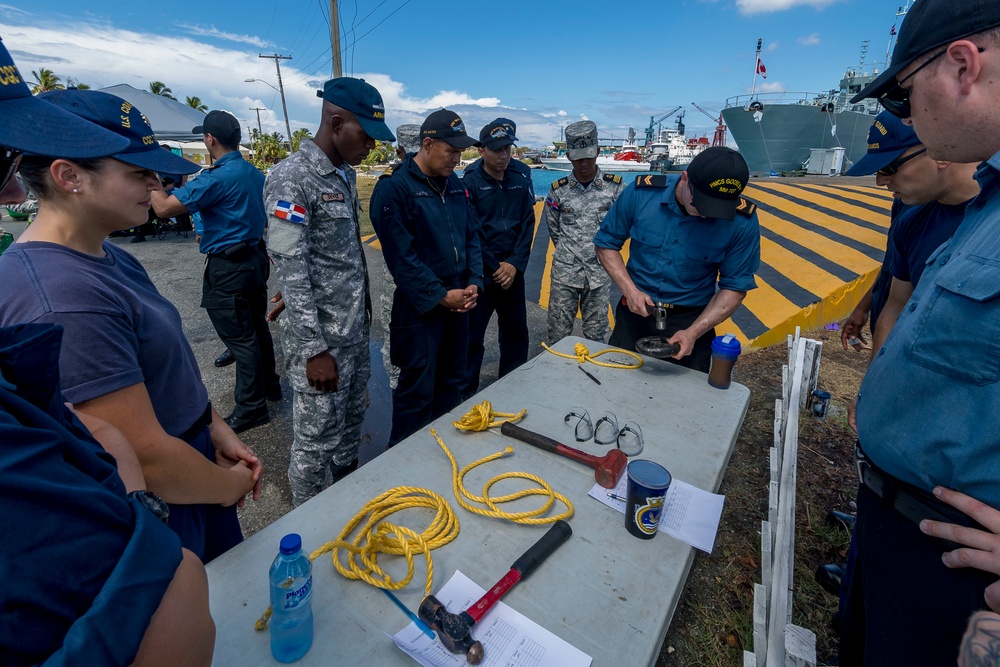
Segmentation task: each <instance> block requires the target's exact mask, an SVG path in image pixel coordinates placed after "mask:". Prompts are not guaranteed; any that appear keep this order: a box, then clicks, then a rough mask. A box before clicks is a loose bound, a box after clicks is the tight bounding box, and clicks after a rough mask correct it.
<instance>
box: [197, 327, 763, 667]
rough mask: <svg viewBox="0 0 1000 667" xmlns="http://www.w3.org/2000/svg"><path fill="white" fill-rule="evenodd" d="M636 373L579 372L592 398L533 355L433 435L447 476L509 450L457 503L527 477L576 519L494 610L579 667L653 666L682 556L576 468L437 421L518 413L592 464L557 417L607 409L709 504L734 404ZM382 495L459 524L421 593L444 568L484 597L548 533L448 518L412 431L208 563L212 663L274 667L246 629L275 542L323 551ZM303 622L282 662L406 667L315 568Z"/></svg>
mask: <svg viewBox="0 0 1000 667" xmlns="http://www.w3.org/2000/svg"><path fill="white" fill-rule="evenodd" d="M578 342H582V343H584V344H585V345H586V346H587V347H588V348H589V349H590V351H591V353H592V354H593V353H596V352H598V351H600V350H602V349H604V348H605V347H606V346H604V345H600V344H597V343H594V342H592V341H585V340H583V339H580V338H575V337H570V338H566V339H563V340H562V341H560V342H559V343H558V344H557V345H556V346H555V349H556V350H558V351H560V352H564V353H572V351H573V345H574V344H575V343H578ZM609 357H610V358H613V359H615V358H617V359H625V358H626V357H625V355H622V354H618V355H614V354H610V353H609V354H607V355H604V356H603V357H601V358H600V360H606V359H608V358H609ZM645 362H646V363H645V365H644V366H643V367H642V368H641V369H639V370H622V369H608V368H600V367H597V366H595V365H593V364H589V363H588V364H586V368H587V370H588V371H589V372H590V373H591V374H593V375H594V376H595V377H597V378H598V379H600V381H601V384H600V385H597V384H596V383H595V382H593V381H592V380H590V379H589V378H587V376H585V375H584V374H583V373H581V372H580V371H579V370H577V369H576V368H575V367H576V366H578V365H579V364H578V363H577V362H576V361H575V360H570V359H563V358H560V357H557V356H556V355H553V354H550V353H548V352H543V353H542V354H540V355H539V356H537V357H535V358H534V359H531V360H529V361H528V363H526V364H525V365H524V366H522V367H521V368H519V369H517V370H516V371H514V372H513V373H511V374H509V375H507V376H506V377H504V378H503V379H501V380H500V381H498V382H496V383H495V384H493V385H491V386H490V387H488V388H486V389H485V390H483V391H482V392H480V393H479V394H478V395H476V396H475V397H474V398H473V399H471V400H470V401H468V402H466V403H464V404H462V405H460V406H458V407H457V408H456V409H455V410H454V411H452V413H450V414H448V415H445V416H443V417H442V418H441V419H439V420H437V421H436V422H435V423H434V427H435V428H436V429H437V432H438V434H439V435H440V436H441V437H442V438H443V439H444V441H445V443H446V444H447V445H448V447H449V448H450V449H451V451H452V454H453V455H454V456H455V458H456V459H457V461H458V465H459V467H460V468H461V467H462V466H464V465H466V464H468V463H471V462H473V461H475V460H478V459H479V458H481V457H483V456H487V455H489V454H492V453H494V452H497V451H500V450H502V449H503V448H504V447H505V446H506V445H508V444H512V445H513V446H514V449H515V453H514V455H513V456H509V457H506V458H503V459H500V460H498V461H494V462H492V463H489V464H486V465H483V466H481V467H479V468H476V469H475V470H474V471H472V472H471V473H469V474H468V475H467V476H466V479H465V483H466V486H467V487H468V489H469V490H470V492H472V493H474V494H477V495H478V494H480V493H481V490H482V486H483V483H484V482H485V481H486V480H487V479H489V478H491V477H493V476H494V475H497V474H499V473H502V472H507V471H512V470H520V471H526V472H530V473H533V474H536V475H538V476H540V477H542V478H543V479H545V480H546V481H547V482H548V483H549V484H550V485H551V486H552V487H553V488H554V489H555V490H556V491H558V492H560V493H563V494H564V495H566V496H567V497H568V498H569V499H570V500H571V501H572V502H573V504H574V505H575V507H576V513H575V514H574V516H573V517H572V518H571V519H570V520H569V523H570V525H571V526H572V528H573V536H572V537H571V538H570V540H569V541H568V542H567V543H566V544H564V545H563V546H562V547H561V548H559V549H558V550H557V551H556V552H555V553H554V554H553V555H552V556H551V557H550V558H549V559H548V560H547V561H546V562H545V563H543V564H542V565H541V566H540V567H539V569H538V570H537V571H536V572H535V573H534V574H533V575H532V576H531V577H530V578H529V579H527V580H526V581H524V582H523V583H521V584H520V585H519V586H518V587H516V588H515V589H514V590H513V591H512V592H511V593H510V594H509V595H508V596H507V597H506V598H504V602H506V603H507V604H509V605H510V606H511V607H513V608H514V609H516V610H518V611H520V612H521V613H522V614H524V615H526V616H527V617H528V618H530V619H532V620H533V621H535V622H536V623H538V624H540V625H541V626H543V627H545V628H546V629H548V630H550V631H551V632H553V633H555V634H556V635H558V636H560V637H562V638H563V639H565V640H566V641H568V642H569V643H571V644H573V645H574V646H576V647H578V648H579V649H580V650H582V651H584V652H585V653H588V654H589V655H591V656H593V658H594V661H593V665H595V666H605V665H607V666H618V665H629V666H633V665H652V664H653V663H654V662H655V661H656V658H657V655H658V651H659V648H660V645H661V644H662V642H663V638H664V636H665V635H666V632H667V627H668V626H669V624H670V619H671V618H672V616H673V613H674V609H675V607H676V605H677V600H678V597H679V596H680V594H681V591H682V590H683V588H684V582H685V580H686V579H687V575H688V571H689V570H690V567H691V563H692V560H693V558H694V550H693V549H692V548H691V547H689V546H687V545H686V544H684V543H682V542H679V541H677V540H675V539H673V538H671V537H669V536H668V535H664V534H662V533H661V534H659V535H658V536H657V537H656V538H655V539H653V540H640V539H637V538H634V537H632V536H631V535H629V534H628V533H627V532H626V531H625V527H624V518H623V517H622V515H621V514H618V513H617V512H615V511H614V510H612V509H610V508H608V507H606V506H604V505H602V504H600V503H598V502H597V501H595V500H594V499H593V498H590V497H588V496H587V492H588V491H589V490H590V488H591V487H592V486H593V484H594V472H593V470H591V469H590V468H587V467H585V466H583V465H581V464H578V463H576V462H574V461H570V460H568V459H565V458H562V457H557V456H555V455H552V454H549V453H547V452H544V451H542V450H539V449H536V448H534V447H531V446H529V445H526V444H523V443H520V442H517V441H515V440H510V439H508V438H505V437H503V436H501V435H500V434H499V432H498V430H497V429H491V430H490V431H488V432H483V433H471V434H470V433H463V432H459V431H457V430H456V429H455V428H453V427H452V426H451V422H452V421H455V420H457V419H458V418H459V417H461V415H463V414H465V412H467V411H468V409H469V407H470V406H471V405H473V404H475V403H479V402H481V401H483V400H488V401H490V402H491V403H492V404H493V409H494V410H495V411H498V412H517V411H519V410H521V409H522V408H527V409H528V415H527V417H526V418H525V419H524V420H523V421H522V422H520V424H521V425H522V426H524V427H525V428H527V429H530V430H533V431H536V432H539V433H542V434H545V435H549V436H551V437H553V438H555V439H557V440H559V441H561V442H563V443H565V444H568V445H571V446H574V447H577V448H578V449H582V450H584V451H587V452H589V453H594V454H603V453H605V452H606V451H607V447H602V446H600V445H597V444H595V443H594V442H593V440H591V441H589V442H584V443H577V442H575V441H574V439H573V433H572V431H571V429H570V428H568V427H567V426H566V425H565V423H564V421H563V418H564V416H565V415H566V414H567V413H568V412H569V410H570V408H571V407H574V406H580V407H584V408H586V409H587V410H588V411H589V412H590V415H591V417H592V419H593V420H594V421H595V422H596V420H597V419H599V418H600V416H601V415H602V414H603V413H604V412H605V411H608V410H610V411H612V412H614V413H615V415H616V416H617V418H618V422H619V426H623V425H624V423H625V422H626V421H635V422H637V423H639V424H640V425H641V427H642V432H643V435H644V436H645V449H644V451H643V452H642V454H641V455H640V458H648V459H651V460H654V461H657V462H658V463H661V464H663V465H664V466H666V467H667V469H668V470H670V472H671V473H672V474H673V475H674V477H675V478H676V479H680V480H683V481H685V482H688V483H690V484H693V485H694V486H697V487H699V488H702V489H705V490H708V491H717V490H718V488H719V484H720V483H721V481H722V475H723V472H724V471H725V468H726V465H727V463H728V462H729V457H730V454H731V453H732V450H733V447H734V446H735V443H736V437H737V434H738V433H739V429H740V425H741V424H742V423H743V417H744V415H745V413H746V409H747V405H748V403H749V396H750V392H749V390H748V389H747V388H746V387H744V386H742V385H739V384H735V383H734V384H733V386H732V387H731V388H730V389H729V390H727V391H720V390H717V389H713V388H712V387H710V386H709V385H708V383H707V382H706V376H705V375H704V374H702V373H697V372H694V371H690V370H687V369H684V368H681V367H678V366H674V365H672V364H668V363H666V362H662V361H658V360H655V359H646V360H645ZM737 368H738V366H737ZM269 474H271V475H281V474H284V471H282V470H271V471H269ZM526 484H529V483H527V482H525V481H524V480H514V481H502V482H500V483H498V484H497V485H496V486H495V487H494V489H493V490H492V493H493V495H501V494H503V493H508V492H510V491H511V490H514V489H516V488H523V486H525V485H526ZM396 486H418V487H423V488H427V489H432V490H434V491H436V492H437V493H439V494H441V495H442V496H443V497H444V498H445V499H447V500H448V501H449V503H451V505H452V506H453V508H454V510H455V512H456V514H457V516H458V519H459V522H460V524H461V532H460V534H459V536H458V538H457V539H456V540H455V541H453V542H452V543H450V544H448V545H446V546H444V547H441V548H439V549H436V550H434V551H433V552H432V557H433V561H434V569H435V573H436V575H435V580H434V589H435V591H436V590H437V589H438V588H440V586H441V585H443V584H444V582H445V581H447V579H448V578H450V576H451V575H452V573H453V572H454V571H455V570H456V569H459V570H462V571H463V572H464V573H465V574H466V575H468V576H469V577H471V578H472V579H473V580H474V581H475V582H476V583H478V584H479V585H480V586H482V587H483V588H489V587H490V586H491V585H492V584H493V583H495V581H496V580H498V579H499V578H500V577H501V576H503V575H504V574H505V573H506V572H507V570H508V569H509V567H510V565H511V563H513V562H514V560H515V559H516V558H517V557H518V556H520V555H521V554H522V553H523V552H524V550H525V549H527V548H528V547H529V546H531V545H532V544H533V543H534V542H535V541H536V540H537V539H538V538H539V537H541V535H542V534H543V533H544V532H545V531H546V530H547V529H548V525H546V526H524V525H517V524H512V523H510V522H507V521H502V520H498V519H492V518H485V517H480V516H477V515H473V514H471V513H469V512H467V511H466V510H464V509H462V508H461V507H460V506H459V505H458V503H457V502H456V501H455V499H454V494H453V493H452V474H451V465H450V463H449V461H448V459H447V457H446V456H445V454H444V452H443V451H442V450H441V448H440V447H439V446H438V445H437V443H436V442H435V441H434V440H433V438H431V436H430V435H429V434H428V429H423V430H421V431H419V432H418V433H416V434H414V435H413V436H411V437H410V438H408V439H406V440H405V441H403V442H401V443H400V444H399V445H397V446H396V447H395V448H393V449H391V450H389V451H388V452H386V453H385V454H383V455H382V456H379V457H378V458H376V459H375V460H373V461H371V462H370V463H368V464H367V465H365V466H363V467H362V468H360V469H359V470H358V471H357V472H355V473H353V474H352V475H350V476H349V477H347V478H346V479H344V480H342V481H340V482H338V483H337V484H336V485H334V486H333V487H331V488H329V489H327V490H326V491H324V492H323V493H321V494H320V495H318V496H316V497H315V498H313V499H312V500H310V501H309V502H307V503H305V504H304V505H303V506H301V507H299V508H297V509H295V510H294V511H292V512H290V513H288V514H287V515H285V516H284V517H282V518H281V519H279V520H278V521H276V522H275V523H273V524H272V525H270V526H268V527H267V528H265V529H264V530H262V531H260V532H259V533H257V534H255V535H253V536H252V537H250V538H249V539H248V540H246V541H245V542H244V543H243V544H241V545H239V546H238V547H236V548H234V549H232V550H230V551H229V552H228V553H226V554H224V555H222V556H221V557H219V558H217V559H216V560H215V561H213V562H212V563H211V564H209V565H208V568H207V570H208V579H209V591H210V593H209V595H210V603H211V610H212V617H213V618H214V619H215V623H216V627H217V629H218V634H217V638H216V643H215V660H214V664H216V665H222V666H228V665H234V666H237V665H238V666H239V667H249V666H251V665H272V664H278V663H276V662H275V661H274V660H273V659H272V657H271V652H270V648H269V634H268V633H267V632H261V633H257V632H254V630H253V625H254V621H255V620H256V619H257V617H258V616H259V615H260V614H261V612H262V611H263V610H264V608H265V607H266V606H267V603H268V582H267V570H268V567H269V566H270V563H271V561H272V560H273V559H274V556H275V554H276V553H277V552H278V542H279V541H280V539H281V537H282V536H283V535H285V534H286V533H291V532H297V533H299V534H300V535H302V541H303V545H304V546H305V547H306V549H307V550H313V549H316V548H318V547H319V546H320V545H321V544H323V543H325V542H327V541H330V540H332V539H333V538H335V537H336V536H337V534H338V533H339V532H340V531H341V530H342V528H343V527H344V525H346V524H347V522H348V521H349V520H350V519H351V518H352V517H353V516H354V515H355V514H356V513H357V511H358V510H359V509H360V508H361V507H362V505H364V504H365V503H366V502H368V501H369V500H370V499H371V498H373V497H375V496H376V495H378V494H380V493H382V492H384V491H386V490H388V489H390V488H393V487H396ZM540 500H543V498H541V497H538V496H535V497H533V498H530V497H529V498H527V499H522V500H519V501H516V502H515V503H511V504H510V506H509V507H508V506H505V507H504V509H505V510H509V511H520V510H524V509H530V508H533V507H537V506H538V505H539V504H540ZM559 507H560V505H559V504H558V503H557V504H556V506H555V508H554V510H553V511H561V510H560V509H557V508H559ZM430 519H431V512H430V510H426V509H411V510H405V511H403V512H400V513H397V514H395V515H393V517H391V519H390V520H391V521H393V522H394V523H400V524H403V525H406V526H408V527H410V528H412V529H413V530H415V531H417V532H418V533H419V532H422V531H423V530H424V529H425V528H426V526H427V524H428V522H429V521H430ZM379 563H380V564H382V565H383V566H384V567H386V569H387V570H389V571H390V573H391V574H392V575H394V577H396V578H397V579H399V578H402V576H403V575H404V574H405V571H406V570H405V563H404V562H403V559H402V558H396V557H391V556H387V555H381V556H380V558H379ZM425 577H426V569H425V561H424V559H423V558H422V557H417V558H416V569H415V574H414V578H413V580H412V581H411V582H410V583H409V585H408V586H407V587H406V588H405V589H403V590H401V591H399V592H398V596H399V597H400V599H401V600H402V601H403V603H404V604H406V605H407V606H408V607H409V608H410V609H412V610H414V611H416V609H417V606H418V605H419V604H420V600H421V599H422V597H423V589H424V581H425ZM313 614H314V616H315V639H314V642H313V646H312V649H311V650H310V651H309V653H308V654H306V656H305V658H303V659H302V660H301V661H300V663H298V664H302V665H379V666H383V665H401V666H408V665H413V664H416V663H414V662H413V661H412V660H411V659H410V658H409V657H408V656H406V655H405V654H403V653H402V652H401V651H399V650H398V649H397V648H396V646H395V644H394V643H393V642H392V640H391V639H390V638H389V637H387V636H386V634H385V633H390V634H392V633H395V632H397V631H398V630H399V629H401V628H402V627H404V626H405V625H406V624H407V623H408V621H407V619H406V618H405V617H404V616H403V615H402V614H401V613H400V611H399V610H398V609H396V608H395V607H394V606H393V605H392V603H391V602H390V601H389V600H388V599H387V598H386V597H385V596H384V595H383V594H382V593H381V592H380V591H378V590H376V589H375V588H373V587H371V586H369V585H368V584H365V583H363V582H360V581H349V580H347V579H345V578H344V577H342V576H340V574H338V573H337V572H336V570H335V569H334V568H333V565H332V563H331V561H330V557H329V555H324V556H322V557H320V558H319V559H317V560H316V562H315V563H314V565H313Z"/></svg>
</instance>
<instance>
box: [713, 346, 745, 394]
mask: <svg viewBox="0 0 1000 667" xmlns="http://www.w3.org/2000/svg"><path fill="white" fill-rule="evenodd" d="M742 351H743V347H742V346H741V345H740V341H738V340H736V336H735V335H734V334H726V335H725V336H716V337H715V340H713V341H712V366H711V369H710V370H709V371H708V384H710V385H712V386H713V387H715V388H716V389H729V385H731V384H732V383H733V366H735V365H736V360H737V359H739V356H740V352H742Z"/></svg>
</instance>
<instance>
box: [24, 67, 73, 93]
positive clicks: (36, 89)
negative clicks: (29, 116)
mask: <svg viewBox="0 0 1000 667" xmlns="http://www.w3.org/2000/svg"><path fill="white" fill-rule="evenodd" d="M31 76H33V77H35V85H34V86H32V87H31V92H32V93H34V94H35V95H37V94H38V93H44V92H47V91H49V90H65V89H66V86H64V85H63V84H61V83H59V82H60V81H61V79H60V78H59V77H58V76H56V75H55V72H53V71H52V70H50V69H45V68H44V67H43V68H41V69H40V70H38V71H37V72H36V71H34V70H32V71H31Z"/></svg>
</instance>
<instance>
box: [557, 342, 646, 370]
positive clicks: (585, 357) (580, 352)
mask: <svg viewBox="0 0 1000 667" xmlns="http://www.w3.org/2000/svg"><path fill="white" fill-rule="evenodd" d="M542 347H544V348H545V349H546V350H548V351H549V352H551V353H552V354H554V355H556V356H557V357H562V358H563V359H576V360H577V361H578V362H580V363H581V364H583V363H586V362H588V361H589V362H590V363H592V364H594V365H595V366H603V367H604V368H622V369H625V370H630V371H634V370H635V369H637V368H642V357H640V356H639V355H638V354H636V353H635V352H629V351H628V350H623V349H621V348H617V347H609V348H608V349H606V350H601V351H600V352H598V353H597V354H593V355H592V354H591V353H590V350H588V349H587V346H586V345H584V344H583V343H577V344H576V345H574V346H573V352H575V354H565V353H563V352H556V351H555V350H553V349H552V348H551V347H549V346H548V345H546V344H545V343H542ZM602 354H625V355H628V356H630V357H632V358H633V359H635V360H636V362H637V363H634V364H619V363H608V362H605V361H597V357H599V356H601V355H602Z"/></svg>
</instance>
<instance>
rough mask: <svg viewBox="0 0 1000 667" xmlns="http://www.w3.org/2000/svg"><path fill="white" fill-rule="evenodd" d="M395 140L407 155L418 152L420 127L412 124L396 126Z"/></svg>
mask: <svg viewBox="0 0 1000 667" xmlns="http://www.w3.org/2000/svg"><path fill="white" fill-rule="evenodd" d="M396 140H397V141H399V145H400V146H401V147H402V148H403V150H404V151H406V152H407V153H416V152H417V151H419V150H420V126H419V125H414V124H412V123H409V124H406V125H397V126H396Z"/></svg>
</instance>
